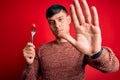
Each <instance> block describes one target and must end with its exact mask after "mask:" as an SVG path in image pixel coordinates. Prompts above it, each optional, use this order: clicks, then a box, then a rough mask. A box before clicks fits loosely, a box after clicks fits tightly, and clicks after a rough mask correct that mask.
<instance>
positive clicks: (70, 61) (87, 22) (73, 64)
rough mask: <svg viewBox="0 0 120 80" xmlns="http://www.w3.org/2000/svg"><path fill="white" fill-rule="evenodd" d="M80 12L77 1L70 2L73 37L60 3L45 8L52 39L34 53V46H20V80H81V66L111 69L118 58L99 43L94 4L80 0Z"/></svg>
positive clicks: (82, 77) (65, 13)
mask: <svg viewBox="0 0 120 80" xmlns="http://www.w3.org/2000/svg"><path fill="white" fill-rule="evenodd" d="M81 4H82V7H83V9H84V10H83V12H82V10H81V6H80V5H79V2H78V0H74V1H73V4H71V5H70V10H71V18H72V21H73V24H74V27H75V30H76V37H75V39H74V38H73V37H71V35H70V32H69V24H70V23H71V18H70V16H69V15H68V13H67V11H66V9H65V8H64V7H63V6H61V5H53V6H51V7H49V8H48V10H47V12H46V18H47V20H48V23H49V25H50V29H51V31H52V32H53V34H54V35H55V37H56V40H55V41H52V42H49V43H47V44H44V45H42V46H41V47H40V48H39V49H38V52H37V54H35V50H34V48H35V46H34V44H33V43H30V42H29V43H28V44H27V45H26V47H25V48H24V49H23V55H24V58H25V60H26V68H25V70H24V73H23V80H37V79H39V76H40V75H41V76H42V79H43V80H84V75H85V66H86V65H87V64H89V65H90V66H92V67H94V68H96V69H98V70H100V71H102V72H115V71H117V70H118V68H119V61H118V59H117V58H116V56H115V55H114V53H113V52H112V50H111V49H110V48H108V47H103V46H101V31H100V27H99V21H98V14H97V11H96V8H95V7H92V8H91V11H92V14H91V13H90V10H89V7H88V5H87V2H86V0H81Z"/></svg>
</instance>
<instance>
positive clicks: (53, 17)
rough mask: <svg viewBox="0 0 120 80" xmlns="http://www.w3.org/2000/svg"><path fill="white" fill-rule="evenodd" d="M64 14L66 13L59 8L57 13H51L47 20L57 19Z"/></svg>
mask: <svg viewBox="0 0 120 80" xmlns="http://www.w3.org/2000/svg"><path fill="white" fill-rule="evenodd" d="M64 16H66V13H65V12H64V11H62V10H61V11H60V12H59V13H57V14H55V15H53V16H52V17H49V18H48V20H54V19H58V18H61V17H64Z"/></svg>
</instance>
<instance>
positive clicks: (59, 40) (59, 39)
mask: <svg viewBox="0 0 120 80" xmlns="http://www.w3.org/2000/svg"><path fill="white" fill-rule="evenodd" d="M56 41H57V42H58V43H64V42H68V41H67V40H65V39H63V38H57V39H56Z"/></svg>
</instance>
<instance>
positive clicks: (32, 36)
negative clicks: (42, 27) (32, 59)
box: [31, 24, 36, 43]
mask: <svg viewBox="0 0 120 80" xmlns="http://www.w3.org/2000/svg"><path fill="white" fill-rule="evenodd" d="M35 33H36V25H35V24H32V30H31V42H32V43H33V41H34V35H35Z"/></svg>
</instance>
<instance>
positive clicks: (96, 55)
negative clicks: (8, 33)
mask: <svg viewBox="0 0 120 80" xmlns="http://www.w3.org/2000/svg"><path fill="white" fill-rule="evenodd" d="M102 51H103V48H101V49H100V51H99V52H97V53H95V54H93V55H91V56H90V58H91V59H96V58H98V57H100V55H101V54H102Z"/></svg>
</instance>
